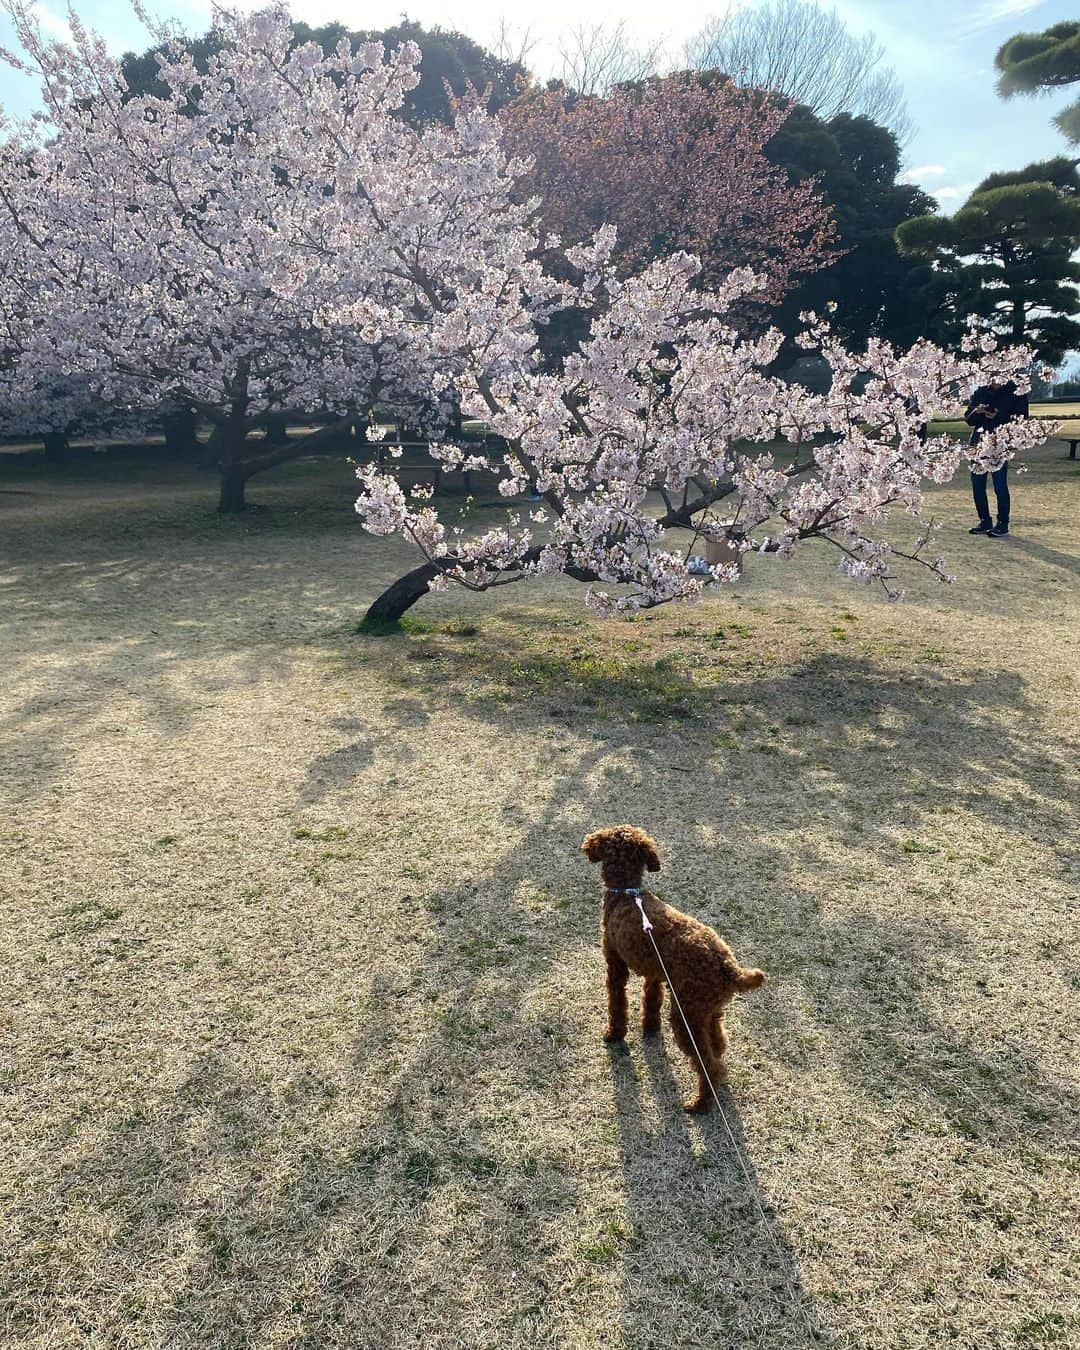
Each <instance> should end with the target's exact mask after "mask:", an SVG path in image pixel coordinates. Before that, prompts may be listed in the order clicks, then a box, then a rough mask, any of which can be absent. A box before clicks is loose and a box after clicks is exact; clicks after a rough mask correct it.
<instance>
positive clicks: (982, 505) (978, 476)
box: [971, 464, 1009, 525]
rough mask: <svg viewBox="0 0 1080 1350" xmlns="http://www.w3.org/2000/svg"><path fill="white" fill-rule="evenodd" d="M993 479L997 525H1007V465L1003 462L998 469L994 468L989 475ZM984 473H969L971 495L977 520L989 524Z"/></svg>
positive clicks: (988, 504) (988, 507)
mask: <svg viewBox="0 0 1080 1350" xmlns="http://www.w3.org/2000/svg"><path fill="white" fill-rule="evenodd" d="M990 477H992V478H993V480H994V496H995V497H996V498H997V515H998V524H999V525H1008V523H1009V466H1008V465H1007V464H1003V465H1002V466H1001V468H1000V469H995V470H994V472H993V473H992V474H991V475H990ZM986 479H987V475H986V474H985V473H973V474H972V475H971V495H972V496H973V497H974V498H975V510H976V511H978V513H979V522H980V524H982V525H989V524H990V523H991V521H990V502H989V499H988V498H987V495H986Z"/></svg>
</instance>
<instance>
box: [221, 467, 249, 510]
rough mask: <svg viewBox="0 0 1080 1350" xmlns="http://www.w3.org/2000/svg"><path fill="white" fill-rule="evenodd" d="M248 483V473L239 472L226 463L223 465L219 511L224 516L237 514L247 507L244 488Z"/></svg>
mask: <svg viewBox="0 0 1080 1350" xmlns="http://www.w3.org/2000/svg"><path fill="white" fill-rule="evenodd" d="M246 484H247V475H246V474H243V473H239V472H237V470H236V469H235V468H227V467H226V466H225V465H224V464H223V465H222V466H221V490H220V492H219V494H218V511H219V512H220V513H221V514H222V515H223V516H231V515H236V514H237V513H238V512H240V511H245V510H246V509H247V502H246V501H245V500H244V488H245V486H246Z"/></svg>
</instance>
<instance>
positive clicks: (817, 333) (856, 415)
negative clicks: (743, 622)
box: [357, 232, 1044, 627]
mask: <svg viewBox="0 0 1080 1350" xmlns="http://www.w3.org/2000/svg"><path fill="white" fill-rule="evenodd" d="M610 242H611V240H610V236H606V235H604V234H603V232H602V233H601V235H600V236H598V238H597V240H596V241H594V243H593V244H592V245H591V246H590V247H589V248H587V249H582V250H578V251H576V253H575V254H574V259H575V261H576V262H577V263H578V264H579V265H580V266H581V268H582V270H583V272H584V273H585V275H586V278H587V283H588V284H587V285H586V286H585V287H584V291H583V293H580V294H578V295H577V296H576V303H577V304H578V306H579V307H581V306H583V305H585V304H591V305H592V306H593V308H594V319H593V323H592V328H591V333H590V336H589V338H588V340H587V341H586V342H585V343H584V344H583V346H582V348H581V350H580V351H579V352H578V353H576V354H575V355H573V356H571V357H569V358H568V359H567V360H566V361H565V363H564V366H563V369H562V370H561V371H560V372H559V373H557V374H542V373H536V372H518V373H515V374H509V375H506V376H504V377H502V378H500V379H497V380H494V381H492V382H491V383H490V385H489V386H487V387H485V388H483V389H480V390H477V389H475V388H474V389H473V390H472V391H471V392H472V393H473V395H474V397H476V398H477V402H478V405H479V404H482V405H483V407H484V408H485V409H487V410H488V413H489V417H490V421H491V425H492V427H493V428H494V430H495V431H497V432H499V433H500V434H501V435H503V436H504V437H505V438H506V440H507V442H508V444H509V449H508V450H507V453H506V455H505V457H504V459H503V461H502V463H501V465H500V466H499V470H500V473H501V481H500V484H499V488H500V491H501V492H502V493H503V494H504V495H505V496H508V497H512V496H515V495H517V494H519V493H520V492H522V491H523V490H524V489H525V488H526V487H532V488H534V489H536V490H538V491H539V492H540V493H541V494H542V496H543V503H542V505H541V506H540V507H539V508H538V509H533V510H531V513H530V517H529V521H528V522H527V523H526V522H525V521H523V518H522V512H521V510H520V509H513V510H510V511H509V512H508V517H507V521H506V523H505V525H501V526H498V527H496V528H493V529H490V530H488V531H486V532H485V533H482V534H479V535H469V534H467V533H466V532H465V531H464V530H463V529H462V528H461V527H460V526H458V527H451V528H449V529H448V528H447V527H446V526H445V525H444V524H443V522H442V521H441V520H440V518H439V515H438V512H437V510H436V509H435V507H434V506H433V505H432V504H431V502H430V498H431V495H432V494H431V491H430V489H428V488H422V487H418V488H414V489H413V491H412V493H411V495H410V496H406V494H405V492H404V491H403V490H402V488H401V487H400V485H399V484H398V483H397V481H396V479H395V478H394V476H393V474H392V473H387V472H384V471H382V470H380V469H378V468H376V467H374V466H370V467H367V468H364V469H361V470H360V473H359V476H360V479H361V482H362V484H363V491H362V494H361V496H360V498H359V500H358V501H357V510H358V512H359V513H360V516H361V518H362V519H363V521H364V524H365V526H366V527H367V529H368V530H370V531H371V532H372V533H374V534H390V533H401V534H403V535H404V536H406V537H407V538H409V539H410V540H412V542H413V543H415V544H416V545H417V547H418V548H419V550H420V552H421V553H422V554H423V555H424V558H425V561H424V563H423V564H422V565H421V566H419V567H418V568H416V569H415V570H414V571H412V572H410V573H408V574H407V575H406V576H405V577H402V578H401V579H400V581H398V582H395V583H394V585H393V586H391V587H390V588H388V590H387V591H385V592H384V593H383V594H382V595H381V596H380V597H379V598H378V599H377V600H376V601H375V603H374V604H373V605H372V607H371V609H370V610H369V612H368V621H369V623H370V624H371V625H372V626H373V627H375V626H378V627H383V626H385V625H386V624H387V623H390V622H392V621H394V620H396V619H398V618H400V617H401V615H402V614H403V613H404V612H405V610H406V609H407V608H408V607H409V606H410V605H412V604H414V603H415V602H416V601H417V600H419V599H420V598H421V597H422V596H423V595H425V594H427V593H428V592H429V591H438V590H445V589H446V588H447V587H448V586H449V585H452V584H458V585H461V586H463V587H465V588H466V589H469V590H473V591H483V590H487V589H490V588H492V587H495V586H499V585H505V584H507V583H508V582H510V581H522V580H526V579H528V578H529V577H531V576H536V575H541V574H543V575H555V574H562V575H565V576H569V577H571V578H572V579H574V580H578V581H581V582H584V583H586V584H587V586H588V590H587V593H586V601H587V603H588V604H589V605H590V606H591V607H593V608H594V609H596V610H597V611H599V612H602V613H606V612H611V611H614V610H622V609H633V608H647V607H651V606H654V605H659V604H664V603H666V602H668V601H672V600H688V599H693V598H694V597H696V596H697V595H699V594H700V593H701V591H702V589H703V588H704V587H705V586H706V585H709V584H715V583H720V582H730V581H734V580H735V579H736V578H737V576H738V573H739V568H738V565H737V564H736V563H733V562H724V563H719V564H716V565H714V566H712V567H705V566H704V565H703V562H702V560H701V559H700V558H695V557H693V554H694V550H695V548H696V546H697V545H698V544H699V542H700V541H701V540H706V541H707V540H715V541H720V540H723V541H726V542H727V543H728V544H729V546H730V547H731V548H733V549H734V550H736V551H737V552H740V553H741V552H745V551H747V550H751V549H753V550H757V551H759V552H767V553H774V554H778V555H780V556H781V557H784V558H790V557H792V556H793V555H795V554H796V553H797V551H798V550H799V548H800V546H801V545H802V544H804V543H805V542H807V541H809V540H821V541H824V542H826V543H827V544H830V545H832V546H833V547H835V548H836V550H837V552H838V555H839V562H840V569H841V571H843V572H844V573H846V574H847V575H848V576H850V577H852V578H854V579H856V580H860V581H864V582H878V583H880V584H881V585H882V586H883V587H884V589H885V591H886V593H887V594H888V595H889V596H890V597H891V598H899V597H900V595H901V591H900V589H899V587H898V586H897V585H896V584H895V583H896V576H895V573H894V567H893V564H894V561H895V560H896V559H897V558H899V559H901V560H902V561H909V562H913V563H917V564H921V565H922V566H925V567H928V568H929V569H930V570H931V571H932V572H933V573H934V574H935V575H936V576H938V577H939V578H940V579H942V580H948V579H949V578H948V575H947V573H946V570H945V561H944V559H943V558H940V557H932V556H929V555H928V554H927V552H926V550H927V549H928V547H929V544H930V540H931V537H932V531H931V529H930V527H929V526H928V525H927V523H926V522H925V521H923V519H922V510H923V493H924V483H925V480H926V479H931V480H932V481H934V482H939V483H941V482H946V481H948V479H950V478H951V477H952V476H953V475H954V473H955V472H956V470H957V468H958V467H959V466H960V465H967V464H968V463H971V464H974V465H976V466H978V467H997V466H998V465H1000V464H1001V463H1003V462H1004V461H1005V460H1006V459H1007V458H1008V457H1010V456H1011V455H1012V454H1014V453H1016V451H1018V450H1022V449H1025V448H1029V447H1031V446H1033V445H1035V444H1037V443H1039V442H1040V441H1041V440H1042V439H1043V438H1044V433H1043V432H1042V431H1041V430H1040V429H1039V427H1038V426H1037V425H1036V424H1034V423H1030V422H1028V423H1013V424H1010V425H1009V426H1006V427H1003V428H1001V429H1000V430H999V431H997V432H995V433H994V434H993V435H991V436H987V437H985V438H984V439H983V440H982V441H981V442H980V444H979V445H978V447H977V448H973V447H970V446H968V445H967V444H965V443H964V442H961V441H958V440H955V439H953V438H951V437H948V436H943V437H930V438H928V437H927V436H926V434H925V424H926V422H927V421H928V420H929V419H930V417H932V416H935V415H945V416H949V415H953V416H958V415H959V413H960V410H961V409H962V407H963V405H964V403H965V401H966V398H967V393H968V390H969V389H970V387H971V385H972V383H973V382H975V381H979V382H998V381H1003V380H1006V379H1015V380H1017V381H1018V382H1020V383H1023V381H1024V380H1025V378H1026V370H1027V367H1028V364H1029V362H1030V354H1029V353H1028V352H1026V351H1025V350H1023V349H1010V350H1003V351H1002V350H997V349H996V348H995V346H994V343H993V341H992V340H991V339H989V338H988V337H986V336H978V335H976V334H974V333H972V334H971V335H970V336H969V338H968V339H967V341H966V343H965V351H964V353H962V354H960V355H952V354H949V353H947V352H945V351H943V350H941V349H940V348H937V347H935V346H933V345H932V344H931V343H928V342H922V343H918V344H916V346H915V347H913V348H912V349H911V350H910V351H906V352H898V351H896V350H894V349H893V348H892V347H890V346H889V345H888V344H886V343H881V342H874V343H871V344H870V347H869V348H868V350H867V352H866V353H865V354H864V355H861V356H853V355H851V354H850V353H848V352H846V351H845V350H844V349H843V347H841V346H840V345H839V343H838V342H837V341H836V339H835V337H834V336H833V334H832V333H831V331H830V330H829V328H828V325H827V324H826V323H824V322H822V321H818V320H816V319H814V318H813V316H807V320H808V325H807V329H806V332H805V334H804V336H803V339H802V341H803V345H804V346H806V347H807V348H813V349H815V350H816V351H818V352H819V353H820V354H821V356H822V357H823V358H824V359H825V361H827V363H828V364H829V366H830V368H831V370H832V382H831V387H830V389H829V392H828V393H826V394H814V393H812V392H810V391H808V390H805V389H802V388H800V387H797V386H790V385H787V384H785V383H784V382H782V381H780V380H777V379H775V378H773V377H771V376H769V375H768V374H766V370H767V368H768V366H769V364H770V363H771V362H772V360H773V359H774V358H775V356H776V353H777V351H778V349H779V345H780V342H781V337H780V334H779V333H776V332H769V333H766V334H765V335H763V336H762V337H759V338H756V339H745V338H743V337H740V335H739V334H738V332H737V331H736V330H735V328H734V327H733V326H731V323H730V320H729V318H728V315H729V311H730V310H731V308H732V307H733V306H734V305H735V304H737V303H738V302H739V301H740V300H741V299H742V298H743V297H744V296H745V295H746V294H748V293H750V292H752V291H753V290H754V288H755V287H756V285H757V284H758V282H757V278H755V277H754V276H753V275H751V274H749V273H747V272H735V273H732V274H731V275H730V276H729V278H728V279H727V281H726V282H725V283H724V284H723V285H722V286H721V287H719V288H717V290H715V291H714V292H711V293H703V292H702V291H701V290H699V289H697V288H696V285H695V281H696V266H695V263H694V260H693V259H691V258H689V257H687V256H686V255H682V256H679V257H675V258H672V259H668V260H666V261H663V262H659V263H655V264H653V265H652V266H651V267H649V268H647V269H646V270H645V271H644V272H643V273H641V275H640V276H638V277H634V278H631V279H629V280H625V281H620V280H617V279H616V278H615V276H614V275H613V273H612V268H611V255H610ZM600 297H602V303H601V299H600ZM459 388H460V391H461V393H462V396H463V397H468V395H469V392H470V387H469V382H468V378H467V377H463V378H462V379H460V380H459ZM776 442H779V443H780V446H779V447H777V446H776V445H775V443H776ZM785 445H786V446H787V447H789V448H790V449H791V450H792V451H793V454H792V457H791V461H790V462H788V457H787V455H786V454H784V453H783V450H784V446H785ZM431 453H432V455H433V457H434V458H435V459H436V460H437V461H438V462H439V463H440V464H441V465H442V466H443V467H445V468H451V469H452V468H475V467H480V466H481V465H482V464H484V463H485V461H482V460H480V459H477V458H475V457H473V458H466V457H465V456H464V455H463V453H462V451H461V450H460V449H459V448H457V447H455V446H440V445H436V446H433V447H432V452H431ZM654 494H655V495H654ZM655 496H659V498H660V500H661V501H662V503H663V509H661V510H657V509H656V506H655V504H654V503H655ZM722 506H723V507H724V509H725V512H726V513H725V514H721V512H720V508H721V507H722ZM897 508H899V509H900V510H902V511H904V512H905V513H906V514H908V515H910V516H912V517H914V518H915V519H916V520H917V522H918V528H917V535H918V537H917V539H916V541H915V543H914V544H913V546H912V547H911V548H909V549H901V550H894V549H893V548H892V547H891V546H890V544H889V543H888V542H887V541H886V538H885V535H884V531H885V527H886V525H887V522H888V519H889V515H890V512H892V511H894V510H895V509H897ZM536 527H539V529H538V528H536ZM680 536H681V542H680ZM687 536H688V537H687ZM615 588H618V589H615Z"/></svg>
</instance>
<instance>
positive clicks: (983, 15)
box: [953, 0, 1044, 34]
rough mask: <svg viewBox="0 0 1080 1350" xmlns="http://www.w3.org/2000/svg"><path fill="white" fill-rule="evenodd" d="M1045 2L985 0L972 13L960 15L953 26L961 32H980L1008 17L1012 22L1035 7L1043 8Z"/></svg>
mask: <svg viewBox="0 0 1080 1350" xmlns="http://www.w3.org/2000/svg"><path fill="white" fill-rule="evenodd" d="M1043 3H1044V0H983V3H982V4H981V5H978V6H977V7H976V8H975V9H973V10H972V11H971V13H969V14H965V15H963V16H961V17H959V18H958V19H957V20H956V22H955V24H954V25H953V27H954V28H955V30H956V31H957V32H959V33H967V34H971V33H979V32H981V31H982V30H983V29H984V28H992V27H993V26H994V25H995V24H998V23H1004V21H1005V20H1006V19H1008V20H1010V21H1011V22H1012V21H1015V20H1017V19H1019V18H1020V17H1021V16H1022V15H1024V14H1029V13H1030V12H1031V11H1032V10H1033V9H1041V8H1042V5H1043Z"/></svg>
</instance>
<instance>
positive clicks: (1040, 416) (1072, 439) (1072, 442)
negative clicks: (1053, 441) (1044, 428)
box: [1031, 413, 1080, 459]
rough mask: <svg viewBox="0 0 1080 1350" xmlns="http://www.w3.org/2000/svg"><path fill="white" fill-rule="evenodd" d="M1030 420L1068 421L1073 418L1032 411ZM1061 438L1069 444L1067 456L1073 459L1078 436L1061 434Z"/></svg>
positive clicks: (1078, 441) (1078, 442)
mask: <svg viewBox="0 0 1080 1350" xmlns="http://www.w3.org/2000/svg"><path fill="white" fill-rule="evenodd" d="M1031 420H1032V421H1033V422H1069V421H1072V420H1073V419H1072V418H1069V417H1064V416H1062V417H1055V415H1054V414H1053V413H1032V414H1031ZM1061 439H1062V440H1063V441H1067V442H1068V444H1069V458H1070V459H1075V458H1076V447H1077V446H1078V445H1080V436H1062V438H1061Z"/></svg>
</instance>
